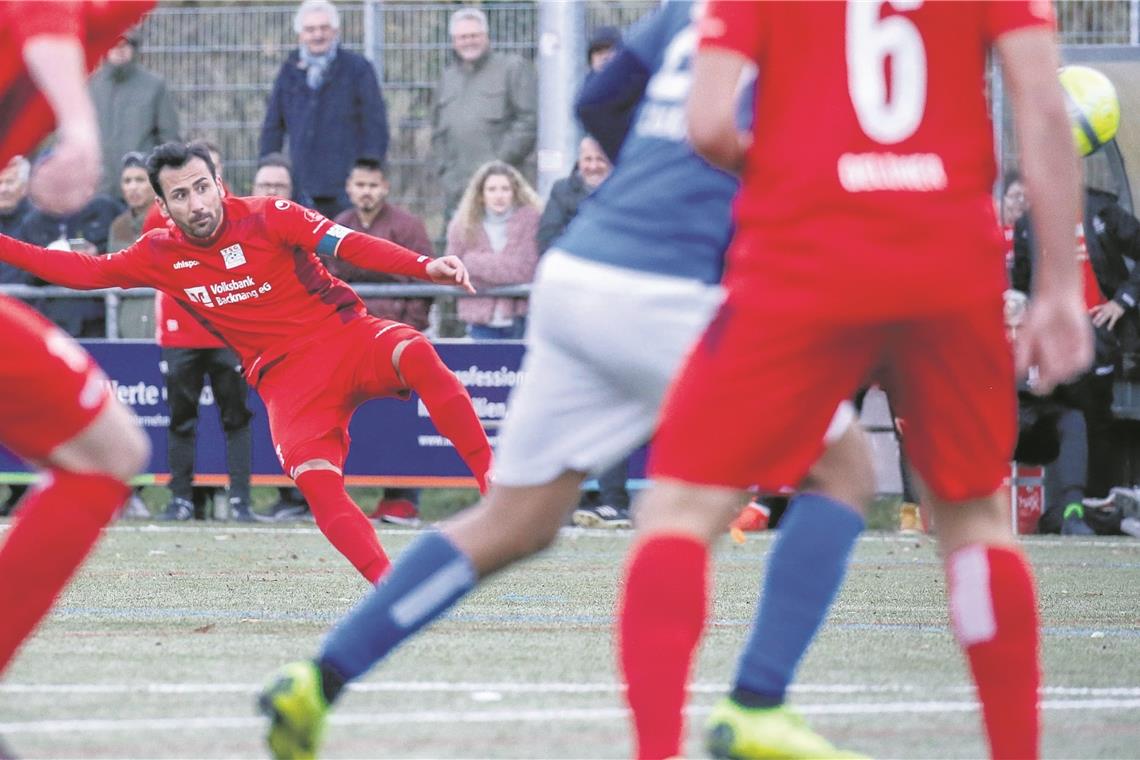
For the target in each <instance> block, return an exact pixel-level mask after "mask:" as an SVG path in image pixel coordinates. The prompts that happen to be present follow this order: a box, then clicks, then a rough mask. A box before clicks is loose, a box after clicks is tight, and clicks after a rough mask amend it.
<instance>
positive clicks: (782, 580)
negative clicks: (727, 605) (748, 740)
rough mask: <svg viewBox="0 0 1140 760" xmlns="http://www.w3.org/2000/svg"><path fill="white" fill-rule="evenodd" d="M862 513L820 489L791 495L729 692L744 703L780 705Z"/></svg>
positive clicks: (835, 586)
mask: <svg viewBox="0 0 1140 760" xmlns="http://www.w3.org/2000/svg"><path fill="white" fill-rule="evenodd" d="M862 531H863V518H862V517H861V516H860V515H859V514H858V513H857V512H856V511H855V510H854V509H852V508H851V507H848V506H846V505H844V504H843V503H841V502H838V501H835V500H834V499H831V498H828V497H826V496H821V495H819V494H810V493H809V494H803V495H801V496H798V497H796V498H795V499H793V500H792V503H791V504H790V505H789V507H788V512H787V514H786V515H785V516H784V519H783V521H781V523H780V529H779V537H778V538H777V539H776V543H775V546H773V547H772V553H771V555H770V556H769V558H768V574H767V576H766V577H765V579H764V589H763V595H762V596H761V597H760V606H759V607H758V609H757V611H756V619H755V621H753V624H752V633H751V634H750V635H749V637H748V643H747V644H746V645H745V648H744V652H743V653H742V654H741V657H740V663H739V664H738V665H737V671H736V684H735V688H734V689H733V691H732V697H733V699H735V700H736V701H737V702H738V703H740V704H742V705H744V706H746V707H774V706H776V705H779V704H781V703H783V701H784V694H785V692H786V691H787V688H788V684H789V683H790V682H791V680H792V676H793V675H794V674H795V671H796V666H797V665H799V662H800V659H801V658H802V657H803V655H804V652H806V651H807V648H808V646H809V645H810V644H811V641H812V639H813V638H815V633H816V631H817V630H819V626H820V624H821V623H822V622H823V620H824V618H825V617H826V616H827V611H828V609H829V608H830V607H831V602H832V601H833V600H834V599H835V595H836V593H838V591H839V586H840V585H841V584H842V583H843V576H844V575H845V573H846V571H847V559H848V557H849V556H850V554H851V549H852V548H853V547H854V546H855V540H856V539H857V538H858V537H859V534H860V533H861V532H862Z"/></svg>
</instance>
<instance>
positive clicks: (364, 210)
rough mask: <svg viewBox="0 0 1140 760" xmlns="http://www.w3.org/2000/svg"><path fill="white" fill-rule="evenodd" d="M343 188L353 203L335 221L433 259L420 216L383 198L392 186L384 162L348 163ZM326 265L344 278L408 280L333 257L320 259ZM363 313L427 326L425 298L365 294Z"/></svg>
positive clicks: (428, 301)
mask: <svg viewBox="0 0 1140 760" xmlns="http://www.w3.org/2000/svg"><path fill="white" fill-rule="evenodd" d="M345 192H346V193H347V194H348V199H349V201H350V202H351V203H352V207H351V208H348V209H346V210H345V211H343V212H341V213H340V214H339V215H338V216H337V217H336V219H335V220H334V221H335V222H336V223H337V224H340V225H343V226H345V227H348V228H349V229H350V230H356V231H358V232H364V233H367V234H369V235H372V236H373V237H378V238H383V239H384V240H391V241H392V242H393V243H397V244H399V245H402V246H404V247H405V248H407V249H409V250H412V251H415V252H416V253H418V254H421V255H423V256H431V257H432V258H435V251H434V250H433V249H432V244H431V240H430V239H429V238H428V233H427V229H426V228H425V227H424V223H423V220H421V219H420V218H419V217H417V216H416V215H415V214H412V213H411V212H410V211H407V210H405V209H403V208H400V207H399V206H396V205H394V204H392V203H389V202H388V194H389V193H390V192H391V186H390V185H389V183H388V178H387V176H386V173H385V168H384V165H383V163H382V162H381V161H380V160H379V159H377V158H373V157H364V158H359V159H357V160H356V163H354V164H353V167H352V173H351V174H349V175H348V182H347V183H346V186H345ZM324 262H325V265H326V266H327V267H328V268H329V271H330V272H332V273H333V274H334V275H336V276H337V277H339V278H341V279H342V280H344V281H346V282H376V283H400V282H403V283H410V282H414V280H413V279H412V278H410V277H401V276H399V275H392V274H385V273H383V272H375V271H372V270H367V269H361V268H360V267H357V266H353V265H352V264H350V263H348V262H347V261H344V260H342V259H338V258H325V259H324ZM364 305H365V306H366V307H367V308H368V313H369V314H371V315H372V316H374V317H380V318H381V319H393V320H396V321H397V322H403V323H404V324H407V325H411V326H412V327H414V328H416V329H417V330H420V331H423V330H425V329H427V326H428V310H429V308H430V307H431V299H429V298H368V297H366V298H364Z"/></svg>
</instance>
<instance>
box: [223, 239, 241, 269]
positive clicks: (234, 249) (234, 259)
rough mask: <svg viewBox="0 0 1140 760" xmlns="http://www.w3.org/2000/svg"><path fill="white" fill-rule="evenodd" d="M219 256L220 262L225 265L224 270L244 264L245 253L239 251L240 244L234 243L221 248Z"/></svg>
mask: <svg viewBox="0 0 1140 760" xmlns="http://www.w3.org/2000/svg"><path fill="white" fill-rule="evenodd" d="M221 254H222V261H224V262H225V263H226V269H234V268H235V267H240V266H241V265H242V264H244V263H245V251H243V250H242V249H241V244H240V243H234V244H233V245H231V246H227V247H226V248H223V249H222V250H221Z"/></svg>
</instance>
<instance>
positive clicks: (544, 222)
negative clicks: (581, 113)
mask: <svg viewBox="0 0 1140 760" xmlns="http://www.w3.org/2000/svg"><path fill="white" fill-rule="evenodd" d="M612 170H613V165H612V164H611V163H610V161H609V159H608V158H606V154H605V152H603V151H602V146H600V145H598V141H597V140H595V139H594V138H592V137H589V136H587V137H583V138H582V141H581V142H580V143H578V161H577V163H575V164H574V170H573V171H571V172H570V175H569V176H567V177H564V178H562V179H560V180H558V181H557V182H555V183H554V185H553V186H551V188H550V199H549V200H548V201H547V202H546V208H545V209H543V211H542V219H541V220H539V223H538V252H539V253H540V254H542V253H546V250H547V249H548V248H550V244H551V243H553V242H554V239H555V238H556V237H558V236H559V235H561V234H562V232H563V230H565V229H566V226H567V225H568V224H570V220H571V219H573V218H574V217H575V216H577V214H578V205H579V204H580V203H581V202H582V201H583V200H585V198H586V196H587V195H589V194H590V193H592V192H594V190H595V188H597V187H598V185H600V184H602V182H603V180H605V178H606V177H608V176H610V172H611V171H612Z"/></svg>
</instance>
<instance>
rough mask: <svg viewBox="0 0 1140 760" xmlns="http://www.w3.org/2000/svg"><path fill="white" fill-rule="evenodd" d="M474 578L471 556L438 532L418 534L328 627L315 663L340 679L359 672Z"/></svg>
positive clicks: (459, 595) (471, 584) (466, 588)
mask: <svg viewBox="0 0 1140 760" xmlns="http://www.w3.org/2000/svg"><path fill="white" fill-rule="evenodd" d="M475 582H476V577H475V568H474V567H472V565H471V561H470V560H469V559H468V558H467V557H466V556H465V555H464V554H463V553H462V552H460V551H459V549H457V548H456V547H455V544H453V543H451V541H450V540H448V539H447V538H446V537H445V536H444V535H443V534H442V533H436V532H432V533H427V534H425V535H423V536H420V538H418V539H416V540H415V541H414V542H413V543H412V544H411V546H409V547H408V548H407V549H406V550H405V551H404V553H403V555H402V556H401V557H400V559H399V561H398V562H396V564H395V565H393V566H392V570H391V571H390V572H389V573H388V575H387V577H385V578H383V579H382V580H381V581H380V585H378V586H377V587H376V588H375V589H374V590H373V591H372V592H371V593H370V594H369V595H368V596H367V597H365V598H364V600H363V601H362V602H360V603H359V604H358V605H356V607H355V608H354V609H353V610H352V611H351V612H349V613H348V615H346V616H345V617H344V618H342V619H341V621H340V623H338V624H337V626H336V628H334V629H333V630H332V632H331V633H330V634H329V635H328V637H327V638H326V639H325V642H324V646H323V647H322V649H321V653H320V655H319V656H318V657H317V664H318V665H319V666H320V668H321V671H322V672H327V671H329V670H332V671H333V672H334V673H335V674H336V675H337V676H339V677H340V679H341V680H342V681H344V682H347V681H352V680H353V679H356V678H358V677H360V676H361V675H363V674H364V673H366V672H368V670H369V669H371V668H372V666H373V665H375V664H376V663H377V662H379V661H380V660H381V659H383V658H384V657H385V656H386V655H387V654H388V653H389V652H391V651H392V650H393V649H395V648H396V646H397V645H398V644H399V643H400V642H402V641H403V640H404V639H406V638H408V637H409V636H411V635H412V634H413V633H415V632H416V631H418V630H419V629H420V628H423V627H424V626H425V625H427V624H428V623H430V622H431V621H433V620H435V619H436V618H437V617H439V616H440V615H442V614H443V613H444V612H446V611H447V610H448V609H449V608H450V607H451V606H452V605H453V604H455V602H457V601H459V599H461V598H462V597H463V596H464V595H465V594H466V593H467V592H468V591H470V590H471V589H472V588H474V587H475ZM336 691H339V688H337V689H336ZM329 696H335V694H334V695H329Z"/></svg>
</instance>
